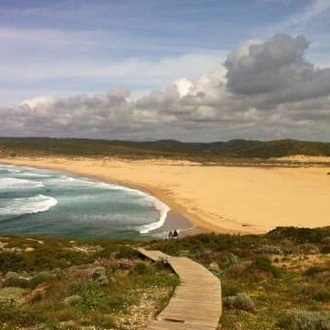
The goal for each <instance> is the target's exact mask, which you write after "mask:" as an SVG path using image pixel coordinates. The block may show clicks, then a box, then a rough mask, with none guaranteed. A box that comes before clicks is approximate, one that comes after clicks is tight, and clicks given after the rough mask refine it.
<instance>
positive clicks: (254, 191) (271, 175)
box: [0, 157, 330, 235]
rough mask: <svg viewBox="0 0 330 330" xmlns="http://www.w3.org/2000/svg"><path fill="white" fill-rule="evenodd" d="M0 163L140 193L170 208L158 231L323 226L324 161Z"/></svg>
mask: <svg viewBox="0 0 330 330" xmlns="http://www.w3.org/2000/svg"><path fill="white" fill-rule="evenodd" d="M0 163H3V164H10V165H20V166H30V167H38V168H48V169H52V170H60V171H66V172H69V173H72V174H75V175H79V176H86V177H90V178H94V179H97V180H101V181H106V182H111V183H114V184H119V185H123V186H127V187H129V188H133V189H137V190H141V191H144V192H146V193H148V194H150V195H152V196H154V197H155V198H157V199H158V200H160V201H161V202H163V203H164V204H166V205H168V206H169V208H170V209H171V211H170V212H169V213H168V216H167V218H166V221H165V223H164V225H163V229H164V230H165V228H166V230H167V229H169V230H173V229H179V230H180V226H181V227H182V226H183V228H182V235H186V234H188V235H189V234H194V233H196V232H212V231H213V232H218V233H231V234H262V233H265V232H267V231H269V230H271V229H274V228H276V227H277V226H297V227H311V228H314V227H322V226H326V225H329V223H328V219H329V218H330V206H328V203H327V201H328V200H330V176H329V175H327V173H328V172H329V171H330V169H329V167H315V168H314V167H310V168H305V167H301V168H294V169H292V168H262V167H244V168H241V167H224V166H214V165H213V166H204V165H201V164H199V163H193V162H189V161H174V160H159V159H149V160H127V159H119V158H79V159H78V158H64V157H39V158H27V157H26V158H18V157H17V158H6V159H4V158H3V159H0ZM173 214H176V215H175V216H173ZM178 215H180V216H178ZM173 218H174V219H173Z"/></svg>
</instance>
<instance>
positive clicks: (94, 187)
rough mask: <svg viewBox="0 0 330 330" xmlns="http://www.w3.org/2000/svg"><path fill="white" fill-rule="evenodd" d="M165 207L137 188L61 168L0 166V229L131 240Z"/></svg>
mask: <svg viewBox="0 0 330 330" xmlns="http://www.w3.org/2000/svg"><path fill="white" fill-rule="evenodd" d="M168 211H169V208H168V207H167V206H166V205H165V204H163V203H162V202H160V201H159V200H157V199H156V198H155V197H153V196H151V195H148V194H147V193H145V192H142V191H139V190H135V189H131V188H127V187H124V186H120V185H117V184H112V183H106V182H101V181H97V180H95V179H90V178H86V177H79V176H75V175H72V174H68V173H65V172H59V171H52V170H44V169H35V168H29V167H22V166H12V165H0V233H7V234H15V235H48V236H70V237H84V238H116V239H135V238H142V237H144V236H148V237H149V236H153V234H152V233H153V231H154V230H156V229H158V228H160V227H161V226H162V225H163V224H164V222H165V219H166V216H167V213H168ZM159 235H161V233H160V232H159V231H158V234H157V235H156V236H159Z"/></svg>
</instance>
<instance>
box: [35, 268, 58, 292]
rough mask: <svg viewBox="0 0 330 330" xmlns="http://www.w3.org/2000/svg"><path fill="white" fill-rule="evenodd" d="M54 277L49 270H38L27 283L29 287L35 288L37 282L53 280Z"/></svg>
mask: <svg viewBox="0 0 330 330" xmlns="http://www.w3.org/2000/svg"><path fill="white" fill-rule="evenodd" d="M54 278H55V276H54V275H52V274H51V273H49V272H40V273H38V274H36V275H34V276H33V277H32V278H31V280H30V283H29V287H30V288H31V289H34V288H36V287H37V286H38V285H39V284H41V283H45V282H49V281H51V280H53V279H54Z"/></svg>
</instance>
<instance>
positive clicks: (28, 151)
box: [0, 137, 330, 160]
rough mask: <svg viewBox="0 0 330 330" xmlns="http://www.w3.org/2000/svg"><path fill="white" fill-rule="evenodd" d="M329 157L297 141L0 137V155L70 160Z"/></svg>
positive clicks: (329, 149) (316, 145) (327, 148)
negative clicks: (66, 158) (71, 157)
mask: <svg viewBox="0 0 330 330" xmlns="http://www.w3.org/2000/svg"><path fill="white" fill-rule="evenodd" d="M297 154H299V155H308V156H330V143H322V142H307V141H298V140H274V141H267V142H261V141H255V140H230V141H228V142H212V143H184V142H179V141H175V140H160V141H153V142H135V141H110V140H90V139H56V138H39V137H34V138H0V156H1V155H2V157H7V156H10V157H14V156H46V155H62V156H73V157H89V156H93V157H97V156H100V157H104V156H109V157H111V156H119V157H129V158H148V157H174V158H187V159H190V158H194V159H203V160H217V159H223V158H262V159H267V158H271V157H283V156H290V155H297Z"/></svg>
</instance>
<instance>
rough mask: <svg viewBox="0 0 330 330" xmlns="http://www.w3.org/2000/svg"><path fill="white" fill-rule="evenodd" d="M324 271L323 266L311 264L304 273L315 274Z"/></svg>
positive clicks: (307, 274)
mask: <svg viewBox="0 0 330 330" xmlns="http://www.w3.org/2000/svg"><path fill="white" fill-rule="evenodd" d="M323 271H324V268H323V267H320V266H311V267H309V268H307V270H306V271H305V272H304V275H306V276H315V275H316V274H318V273H321V272H323Z"/></svg>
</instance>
